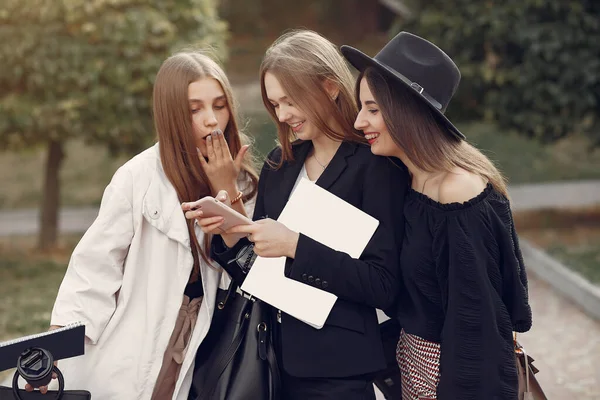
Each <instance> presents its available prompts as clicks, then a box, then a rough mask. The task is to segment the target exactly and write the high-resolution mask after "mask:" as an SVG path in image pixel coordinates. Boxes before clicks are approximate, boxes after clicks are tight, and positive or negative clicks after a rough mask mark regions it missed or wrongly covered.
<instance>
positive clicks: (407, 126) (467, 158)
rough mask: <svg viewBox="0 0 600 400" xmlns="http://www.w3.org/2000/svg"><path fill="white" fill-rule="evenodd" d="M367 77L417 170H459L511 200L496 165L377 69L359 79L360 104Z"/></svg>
mask: <svg viewBox="0 0 600 400" xmlns="http://www.w3.org/2000/svg"><path fill="white" fill-rule="evenodd" d="M363 77H365V78H366V79H367V83H368V85H369V88H370V89H371V93H372V94H373V96H374V97H375V101H376V102H377V104H378V105H379V107H380V110H381V114H382V116H383V120H384V122H385V125H386V127H387V129H388V131H389V132H390V135H391V137H392V139H393V140H394V142H395V143H396V145H397V146H398V147H399V148H400V149H402V151H403V152H404V153H405V154H406V157H408V159H409V160H410V162H412V163H413V164H414V165H415V166H416V167H417V168H419V169H421V170H423V171H426V172H435V171H445V172H450V171H452V169H453V168H456V167H459V168H462V169H464V170H466V171H469V172H471V173H474V174H477V175H479V176H480V177H482V178H484V179H485V180H487V181H488V182H490V183H491V184H492V186H493V187H494V189H496V190H497V191H498V192H500V193H502V194H503V195H504V196H506V197H508V191H507V188H506V178H504V176H503V175H502V174H501V173H500V172H499V171H498V169H497V168H496V166H494V164H493V163H492V162H491V161H490V160H489V159H488V158H487V157H486V156H485V155H484V154H483V153H481V151H479V150H478V149H477V148H475V147H474V146H472V145H471V144H469V143H468V142H467V141H466V140H461V139H458V138H455V137H454V136H451V134H450V133H449V132H448V131H447V130H446V129H445V128H444V126H443V125H442V123H441V122H439V121H438V118H439V117H436V116H435V114H434V113H433V112H432V111H431V109H430V108H429V107H427V105H425V104H423V103H422V102H421V101H418V100H417V99H416V98H415V94H413V93H411V92H410V89H407V88H405V87H403V86H401V84H400V83H397V82H392V81H391V80H389V79H387V78H386V77H384V76H383V75H382V74H381V73H380V72H379V71H378V70H377V69H375V68H367V69H365V70H364V71H363V72H362V73H361V74H360V75H359V77H358V80H357V84H356V93H355V96H356V99H357V101H359V100H358V99H359V92H360V82H361V80H362V78H363Z"/></svg>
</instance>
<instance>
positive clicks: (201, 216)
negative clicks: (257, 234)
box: [181, 196, 254, 245]
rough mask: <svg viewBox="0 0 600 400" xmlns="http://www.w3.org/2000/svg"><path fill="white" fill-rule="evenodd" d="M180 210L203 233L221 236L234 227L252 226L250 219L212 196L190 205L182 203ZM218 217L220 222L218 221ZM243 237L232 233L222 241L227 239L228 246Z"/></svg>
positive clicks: (243, 235)
mask: <svg viewBox="0 0 600 400" xmlns="http://www.w3.org/2000/svg"><path fill="white" fill-rule="evenodd" d="M181 208H182V209H183V210H184V211H185V217H186V218H187V219H196V220H197V221H198V224H199V225H200V226H201V227H202V231H203V232H204V233H210V234H218V235H223V234H224V233H225V232H226V231H228V230H229V229H231V228H233V227H234V226H238V225H251V224H254V222H253V221H252V220H251V219H250V218H248V217H246V216H244V215H242V214H240V213H239V212H237V211H236V210H234V209H232V208H231V207H229V206H228V205H226V204H223V203H222V202H221V201H219V200H217V199H215V198H214V197H212V196H206V197H204V198H202V199H200V200H197V201H194V202H191V203H183V204H182V205H181ZM219 217H220V218H222V220H219ZM245 236H246V235H245V234H240V233H232V234H229V235H227V238H225V236H224V237H223V239H228V240H226V241H227V242H229V245H232V244H231V243H232V242H233V243H236V242H237V241H238V240H240V239H241V238H243V237H245Z"/></svg>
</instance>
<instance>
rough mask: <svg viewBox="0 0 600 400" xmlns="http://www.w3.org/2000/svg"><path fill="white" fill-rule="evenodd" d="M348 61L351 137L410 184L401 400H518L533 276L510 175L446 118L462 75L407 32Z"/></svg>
mask: <svg viewBox="0 0 600 400" xmlns="http://www.w3.org/2000/svg"><path fill="white" fill-rule="evenodd" d="M342 53H343V55H344V56H345V57H346V59H347V60H348V61H349V62H350V63H351V64H352V65H353V66H354V67H356V68H357V69H358V70H359V71H360V76H359V78H358V82H357V87H356V96H357V101H358V103H359V107H360V108H361V110H360V112H359V115H358V117H357V119H356V122H355V125H354V126H355V128H356V129H359V130H362V131H363V132H364V134H365V136H366V138H367V139H368V140H369V143H370V144H371V151H372V152H373V153H374V154H377V155H381V156H388V157H397V158H399V159H400V160H402V162H403V163H404V164H405V165H406V166H407V167H408V169H409V172H410V175H411V183H410V188H409V191H408V195H407V198H406V200H405V203H404V215H405V227H404V232H405V233H404V239H403V242H402V249H401V261H400V265H401V270H402V281H403V284H404V286H405V287H404V288H403V289H402V290H401V292H400V296H399V299H398V301H397V304H396V307H395V310H394V311H393V314H394V316H395V317H397V318H398V320H399V322H400V324H401V325H402V327H403V329H402V331H401V334H400V341H399V343H398V349H397V359H398V363H399V365H400V370H401V372H402V390H403V397H402V398H403V400H413V399H414V400H419V399H461V400H463V399H502V400H504V399H511V400H512V399H517V396H518V381H517V368H516V363H515V353H514V347H513V339H512V332H513V331H518V332H525V331H527V330H529V329H530V327H531V309H530V307H529V303H528V293H527V275H526V272H525V266H524V264H523V258H522V256H521V251H520V249H519V242H518V238H517V235H516V232H515V228H514V224H513V219H512V214H511V210H510V204H509V201H508V194H507V189H506V183H505V179H504V177H503V176H502V175H501V174H500V172H498V170H497V169H496V167H494V165H493V163H492V162H490V160H488V159H487V158H486V157H485V156H484V155H483V154H482V153H481V152H480V151H479V150H477V149H476V148H475V147H473V146H472V145H470V144H469V143H468V142H467V141H466V140H465V137H464V135H463V134H462V133H461V132H460V131H459V130H458V129H457V128H456V127H455V126H454V125H453V124H452V123H451V122H450V121H449V120H448V119H447V118H446V117H445V116H444V111H445V110H446V107H447V105H448V103H449V101H450V99H451V98H452V96H453V95H454V92H455V91H456V88H457V87H458V83H459V81H460V72H459V70H458V68H457V67H456V65H455V64H454V62H453V61H452V60H451V59H450V57H448V56H447V55H446V54H445V53H444V52H443V51H442V50H440V49H439V48H438V47H437V46H435V45H434V44H432V43H430V42H428V41H426V40H424V39H422V38H420V37H418V36H415V35H413V34H410V33H407V32H401V33H400V34H398V35H397V36H396V37H395V38H394V39H392V40H391V41H390V42H389V43H388V44H387V45H386V46H385V47H384V48H383V49H382V50H381V51H380V52H379V53H378V54H377V55H376V56H375V57H374V58H371V57H369V56H367V55H365V54H363V53H361V52H360V51H358V50H356V49H354V48H352V47H348V46H342ZM399 184H403V183H402V182H399Z"/></svg>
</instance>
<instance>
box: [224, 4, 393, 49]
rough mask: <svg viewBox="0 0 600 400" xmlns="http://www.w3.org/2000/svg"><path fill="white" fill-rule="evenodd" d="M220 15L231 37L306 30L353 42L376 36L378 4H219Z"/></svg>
mask: <svg viewBox="0 0 600 400" xmlns="http://www.w3.org/2000/svg"><path fill="white" fill-rule="evenodd" d="M219 9H220V14H221V15H222V16H223V18H224V19H226V20H227V21H229V23H230V26H231V32H232V34H233V35H254V36H256V35H264V36H275V37H277V36H279V35H280V34H281V33H282V32H283V31H286V30H288V29H291V28H308V29H313V30H316V31H319V32H320V33H322V34H324V35H326V36H328V37H329V36H331V35H335V36H340V37H343V38H345V40H346V41H354V40H357V39H361V38H363V37H364V36H365V35H370V34H374V33H378V30H379V19H380V14H381V13H382V12H384V11H386V12H387V9H385V8H384V7H383V6H382V5H381V2H380V0H296V1H294V2H285V1H280V0H254V1H252V3H251V4H249V2H248V1H247V0H221V4H220V6H219Z"/></svg>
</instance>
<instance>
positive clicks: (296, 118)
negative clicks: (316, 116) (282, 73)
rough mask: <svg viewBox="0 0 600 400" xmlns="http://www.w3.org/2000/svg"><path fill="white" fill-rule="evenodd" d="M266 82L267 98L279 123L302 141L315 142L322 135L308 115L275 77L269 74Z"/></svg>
mask: <svg viewBox="0 0 600 400" xmlns="http://www.w3.org/2000/svg"><path fill="white" fill-rule="evenodd" d="M264 82H265V83H264V85H265V91H266V93H267V97H268V99H269V102H270V103H271V106H273V110H274V111H275V115H277V118H278V119H279V122H281V123H284V124H288V125H289V126H290V128H291V130H292V132H294V134H295V135H296V137H297V138H298V139H301V140H313V139H316V138H317V137H319V136H320V135H321V133H320V132H319V130H318V129H317V128H316V126H315V125H314V124H313V123H312V122H311V121H310V120H308V117H307V116H306V114H305V113H304V112H302V111H301V110H300V109H298V108H297V107H296V106H295V105H294V103H293V102H292V99H291V98H289V96H288V94H287V93H286V92H285V90H284V89H283V87H282V86H281V83H280V82H279V80H278V79H277V77H276V76H275V75H273V74H272V73H270V72H267V73H266V74H265V80H264Z"/></svg>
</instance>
